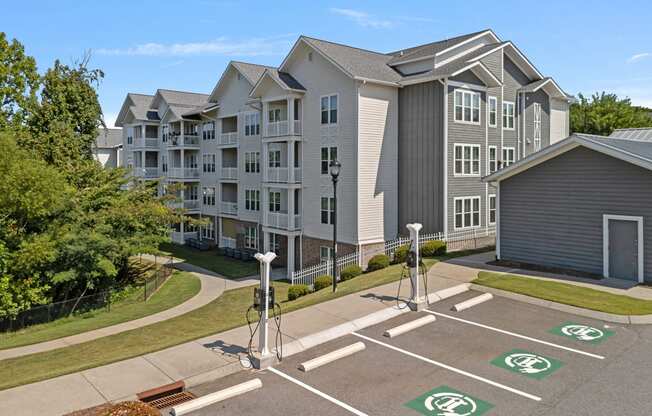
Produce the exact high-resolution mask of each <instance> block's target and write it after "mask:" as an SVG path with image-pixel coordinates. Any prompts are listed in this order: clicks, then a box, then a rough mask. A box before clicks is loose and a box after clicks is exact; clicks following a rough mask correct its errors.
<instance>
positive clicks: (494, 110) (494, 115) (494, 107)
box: [488, 97, 498, 127]
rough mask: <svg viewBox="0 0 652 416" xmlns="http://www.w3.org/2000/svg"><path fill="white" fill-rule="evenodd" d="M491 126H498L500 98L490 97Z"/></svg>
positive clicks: (489, 118)
mask: <svg viewBox="0 0 652 416" xmlns="http://www.w3.org/2000/svg"><path fill="white" fill-rule="evenodd" d="M488 111H489V117H488V120H489V127H496V124H497V120H498V99H497V98H496V97H489V110H488Z"/></svg>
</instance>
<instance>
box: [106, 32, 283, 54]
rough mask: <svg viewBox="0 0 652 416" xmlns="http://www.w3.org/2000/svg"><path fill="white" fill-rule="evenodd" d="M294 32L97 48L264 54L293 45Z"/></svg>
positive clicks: (112, 51) (116, 51)
mask: <svg viewBox="0 0 652 416" xmlns="http://www.w3.org/2000/svg"><path fill="white" fill-rule="evenodd" d="M291 36H294V35H289V34H286V35H279V36H273V37H266V38H251V39H244V40H230V39H229V38H227V37H220V38H217V39H214V40H209V41H205V42H189V43H171V44H164V43H156V42H150V43H143V44H140V45H136V46H132V47H128V48H109V49H107V48H101V49H97V50H96V52H97V53H98V54H100V55H127V56H193V55H195V56H197V55H225V56H260V55H280V54H283V53H285V52H286V51H287V49H288V47H289V46H290V44H291V43H290V39H289V38H290V37H291Z"/></svg>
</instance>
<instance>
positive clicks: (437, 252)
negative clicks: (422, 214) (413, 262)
mask: <svg viewBox="0 0 652 416" xmlns="http://www.w3.org/2000/svg"><path fill="white" fill-rule="evenodd" d="M444 254H446V242H445V241H441V240H433V241H428V242H427V243H425V244H424V245H423V246H421V255H422V256H423V257H432V256H442V255H444Z"/></svg>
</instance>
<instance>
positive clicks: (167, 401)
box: [147, 391, 195, 410]
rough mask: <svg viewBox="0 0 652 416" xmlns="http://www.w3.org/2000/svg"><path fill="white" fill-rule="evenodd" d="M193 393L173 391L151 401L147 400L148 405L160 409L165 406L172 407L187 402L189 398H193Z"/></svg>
mask: <svg viewBox="0 0 652 416" xmlns="http://www.w3.org/2000/svg"><path fill="white" fill-rule="evenodd" d="M194 398H195V395H194V394H192V393H190V392H187V391H182V392H181V393H173V394H171V395H169V396H164V397H161V398H158V399H156V400H152V401H151V402H148V403H147V404H149V405H150V406H154V407H155V408H157V409H159V410H161V409H165V408H167V407H172V406H176V405H178V404H181V403H185V402H189V401H190V400H192V399H194Z"/></svg>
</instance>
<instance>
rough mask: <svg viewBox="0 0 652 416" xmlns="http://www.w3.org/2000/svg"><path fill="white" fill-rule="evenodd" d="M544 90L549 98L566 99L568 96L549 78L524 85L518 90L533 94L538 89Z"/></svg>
mask: <svg viewBox="0 0 652 416" xmlns="http://www.w3.org/2000/svg"><path fill="white" fill-rule="evenodd" d="M542 88H543V89H544V90H545V91H546V93H547V94H548V95H549V96H550V97H554V98H564V99H568V95H567V94H566V93H565V92H564V90H562V89H561V87H560V86H559V85H558V84H557V83H556V82H555V80H554V79H552V78H550V77H545V78H542V79H540V80H538V81H534V82H532V83H530V84H527V85H524V86H522V87H521V88H519V89H518V91H519V92H528V93H533V92H537V91H539V90H540V89H542Z"/></svg>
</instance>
